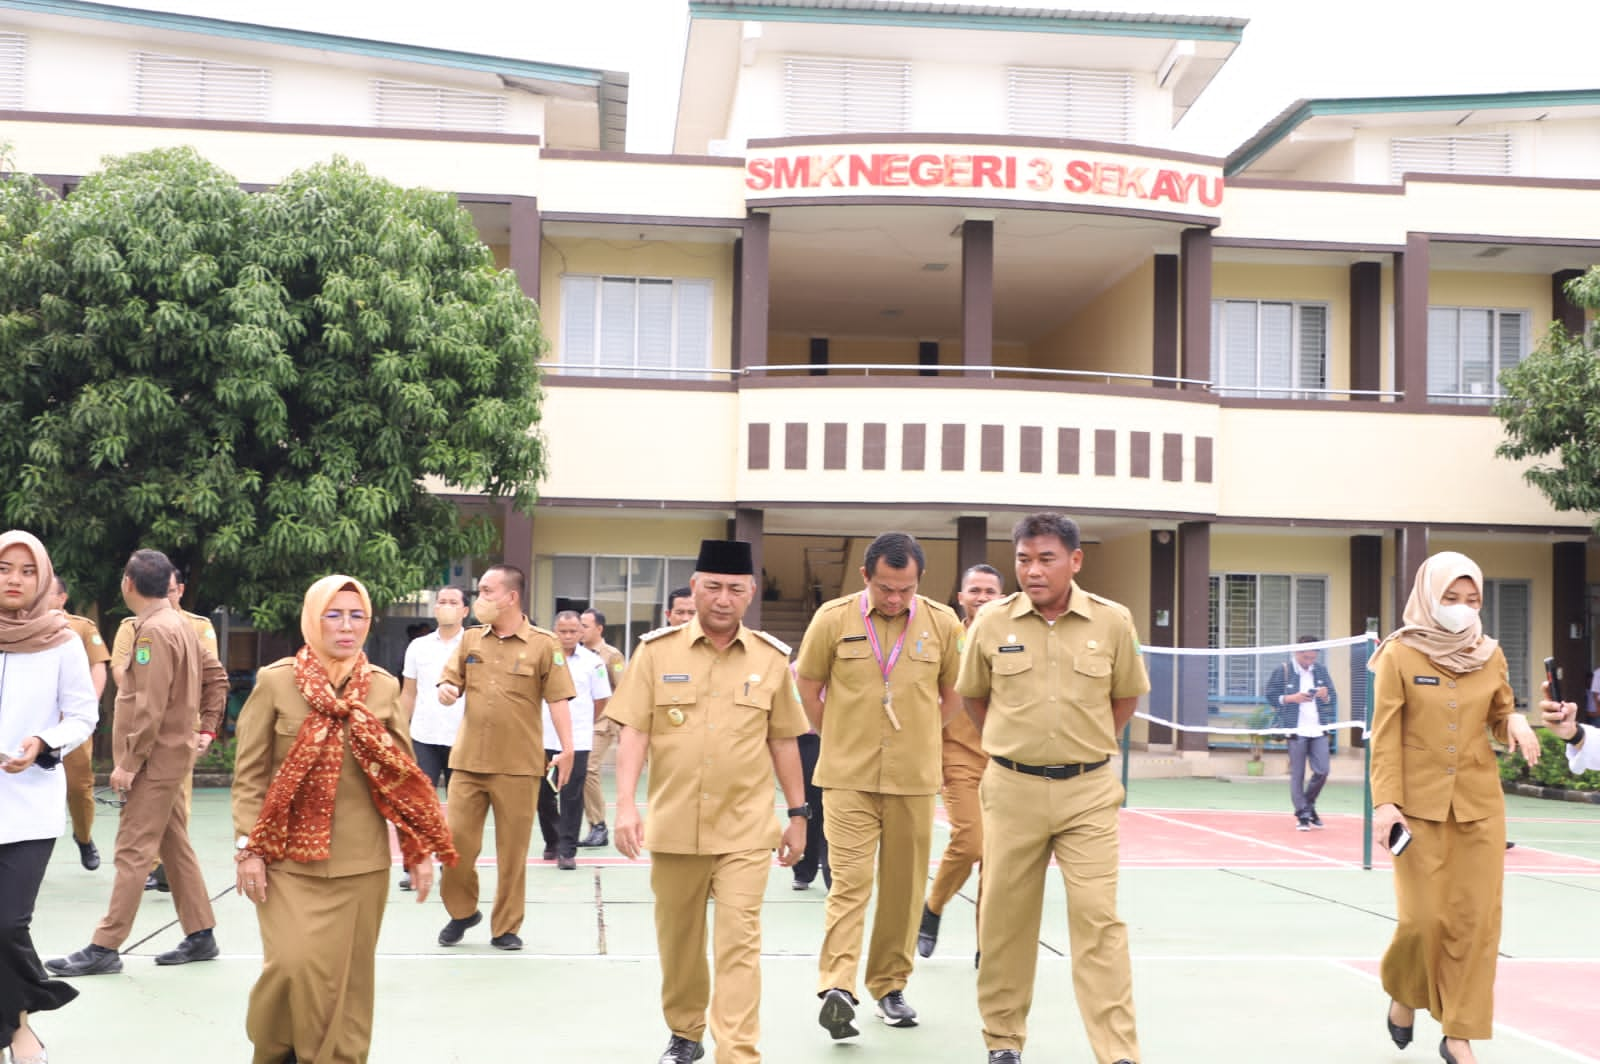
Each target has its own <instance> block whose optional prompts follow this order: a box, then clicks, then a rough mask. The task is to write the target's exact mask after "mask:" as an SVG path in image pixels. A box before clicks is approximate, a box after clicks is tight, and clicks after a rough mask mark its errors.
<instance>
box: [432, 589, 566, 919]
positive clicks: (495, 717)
mask: <svg viewBox="0 0 1600 1064" xmlns="http://www.w3.org/2000/svg"><path fill="white" fill-rule="evenodd" d="M526 588H527V577H526V576H524V575H523V572H522V570H521V569H518V568H516V567H515V566H512V565H496V566H492V567H491V568H489V569H488V570H486V571H485V572H484V574H483V576H482V578H480V579H479V581H478V598H477V600H476V602H474V603H473V607H472V612H473V613H475V614H476V615H477V617H478V620H480V621H482V622H483V623H482V624H480V625H477V626H475V627H473V628H468V629H467V630H466V632H465V633H463V634H462V636H461V645H460V646H458V647H456V652H455V656H454V657H453V658H451V660H450V663H449V664H448V665H446V666H445V668H444V673H443V675H442V676H441V677H440V679H439V704H440V705H445V706H449V705H453V704H454V703H455V701H456V699H458V698H460V697H461V696H462V695H463V694H465V695H466V696H467V708H466V711H465V712H464V713H463V714H462V717H461V730H460V731H459V732H458V733H457V735H456V742H455V745H454V746H452V747H451V748H450V782H449V784H448V785H447V786H446V787H445V795H446V797H447V799H448V804H447V805H446V807H445V808H446V814H447V816H448V818H449V824H450V834H451V835H452V836H454V838H455V843H456V852H457V853H458V854H460V860H458V861H457V862H456V864H455V865H454V866H453V867H447V868H445V870H444V874H443V876H442V877H441V878H440V882H439V896H440V897H441V898H442V899H443V900H444V907H445V911H446V912H448V913H449V914H450V922H449V923H447V924H445V925H444V929H443V930H442V931H440V932H439V945H441V946H454V945H455V944H456V943H458V942H460V941H461V937H462V935H464V934H465V933H466V931H467V929H468V928H469V927H476V926H477V925H478V924H480V923H482V922H483V914H482V913H481V912H479V911H478V869H477V861H478V851H479V850H481V849H482V848H483V824H484V821H485V820H486V819H487V818H488V816H489V811H490V810H491V809H492V810H493V811H494V842H495V860H496V862H497V868H496V870H495V871H496V882H495V891H494V908H493V909H492V910H491V912H490V915H489V933H490V935H491V936H492V937H491V938H490V939H489V944H490V945H491V946H494V947H495V948H496V949H521V948H522V938H521V936H519V935H518V934H517V932H518V931H520V930H521V929H522V918H523V916H524V914H525V912H526V909H527V883H528V843H529V841H530V839H531V838H532V835H533V819H534V811H535V809H536V808H537V807H538V803H539V778H540V777H541V776H543V775H544V771H545V760H544V715H543V712H542V711H541V708H540V703H541V702H548V703H549V704H550V722H551V723H552V724H553V725H555V729H556V737H557V738H558V739H560V740H561V753H559V754H557V755H556V758H555V767H556V789H557V790H560V789H561V787H562V786H564V785H565V784H566V782H567V777H568V776H570V775H572V760H573V750H572V717H571V715H570V713H569V711H568V707H567V699H569V698H571V697H572V695H573V689H572V675H571V674H570V673H569V672H567V660H566V657H565V656H564V655H563V654H562V653H561V647H560V645H559V644H558V643H557V642H556V637H555V634H554V633H552V632H548V631H546V630H545V629H543V628H535V627H534V626H533V625H532V624H531V623H530V622H529V621H528V618H527V617H526V616H525V615H524V614H523V612H522V603H523V601H524V598H523V596H524V593H525V591H526Z"/></svg>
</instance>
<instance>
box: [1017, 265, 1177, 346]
mask: <svg viewBox="0 0 1600 1064" xmlns="http://www.w3.org/2000/svg"><path fill="white" fill-rule="evenodd" d="M1154 287H1155V263H1154V261H1153V260H1150V259H1146V260H1145V261H1144V262H1142V263H1140V264H1139V265H1138V266H1136V267H1134V268H1133V269H1132V270H1131V271H1129V272H1128V273H1127V274H1125V275H1123V276H1122V277H1120V278H1118V279H1117V280H1116V281H1115V282H1113V283H1112V284H1111V286H1110V287H1109V288H1107V289H1106V290H1105V291H1103V292H1101V293H1100V294H1099V295H1098V296H1096V297H1095V298H1094V299H1093V300H1091V301H1090V302H1089V304H1088V305H1087V306H1085V307H1084V308H1083V309H1081V310H1079V311H1078V312H1077V313H1076V314H1074V315H1073V316H1072V317H1071V318H1069V319H1068V320H1067V323H1066V324H1065V325H1063V326H1061V328H1059V329H1057V330H1055V331H1054V332H1052V333H1050V334H1048V335H1047V336H1044V337H1042V338H1041V339H1039V340H1038V341H1037V342H1035V343H1034V344H1032V345H1030V350H1029V365H1032V366H1035V367H1039V368H1049V369H1080V370H1099V371H1101V372H1108V373H1144V374H1147V373H1149V372H1150V365H1151V349H1152V347H1153V346H1154V335H1155V322H1154V320H1153V310H1152V307H1153V304H1154Z"/></svg>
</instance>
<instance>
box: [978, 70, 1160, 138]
mask: <svg viewBox="0 0 1600 1064" xmlns="http://www.w3.org/2000/svg"><path fill="white" fill-rule="evenodd" d="M1006 120H1007V123H1008V124H1009V126H1010V129H1011V132H1012V133H1015V134H1018V135H1020V136H1029V137H1075V138H1079V139H1082V140H1105V141H1112V142H1115V143H1120V144H1125V143H1127V142H1129V141H1131V140H1132V139H1133V76H1132V75H1131V74H1121V73H1116V72H1114V71H1108V70H1057V69H1052V68H1049V67H1008V68H1007V69H1006Z"/></svg>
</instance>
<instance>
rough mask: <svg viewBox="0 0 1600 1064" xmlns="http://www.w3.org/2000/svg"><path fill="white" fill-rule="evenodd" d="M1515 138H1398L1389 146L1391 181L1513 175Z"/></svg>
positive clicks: (1476, 135) (1473, 135)
mask: <svg viewBox="0 0 1600 1064" xmlns="http://www.w3.org/2000/svg"><path fill="white" fill-rule="evenodd" d="M1509 173H1511V134H1509V133H1467V134H1458V135H1454V136H1445V137H1395V138H1394V139H1393V140H1391V141H1390V142H1389V177H1390V179H1391V180H1393V181H1399V180H1400V179H1401V178H1403V177H1404V176H1405V175H1406V174H1509Z"/></svg>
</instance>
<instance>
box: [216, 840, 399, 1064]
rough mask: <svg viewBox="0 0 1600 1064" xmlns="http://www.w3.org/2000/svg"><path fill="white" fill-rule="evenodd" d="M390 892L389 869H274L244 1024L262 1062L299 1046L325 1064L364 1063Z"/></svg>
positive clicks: (301, 1054)
mask: <svg viewBox="0 0 1600 1064" xmlns="http://www.w3.org/2000/svg"><path fill="white" fill-rule="evenodd" d="M388 895H389V873H388V872H387V871H386V870H384V871H377V872H366V873H364V874H362V875H355V876H339V877H336V878H333V879H327V878H324V877H321V876H301V875H295V874H294V873H292V872H288V871H285V870H284V866H283V864H282V863H279V864H275V865H273V866H272V867H270V868H268V869H267V900H266V902H265V904H262V905H258V906H256V919H257V920H258V921H259V922H260V925H261V953H262V965H261V975H260V977H259V978H257V979H256V985H255V986H254V987H252V988H251V990H250V1005H249V1008H248V1010H247V1011H246V1013H245V1020H244V1029H245V1034H246V1035H248V1036H249V1038H250V1042H251V1044H252V1045H254V1046H255V1054H254V1056H252V1057H251V1061H252V1064H278V1062H279V1061H283V1060H287V1059H288V1056H289V1054H290V1053H291V1052H292V1053H294V1055H295V1058H296V1059H298V1060H303V1061H307V1062H308V1064H309V1062H310V1061H316V1062H317V1064H361V1062H363V1061H365V1060H366V1059H367V1052H368V1049H369V1048H370V1047H371V1045H372V999H373V992H374V989H375V988H376V985H377V981H376V979H375V977H374V967H375V958H376V956H377V951H378V931H379V929H380V928H381V927H382V926H383V906H384V902H385V901H387V899H388Z"/></svg>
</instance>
